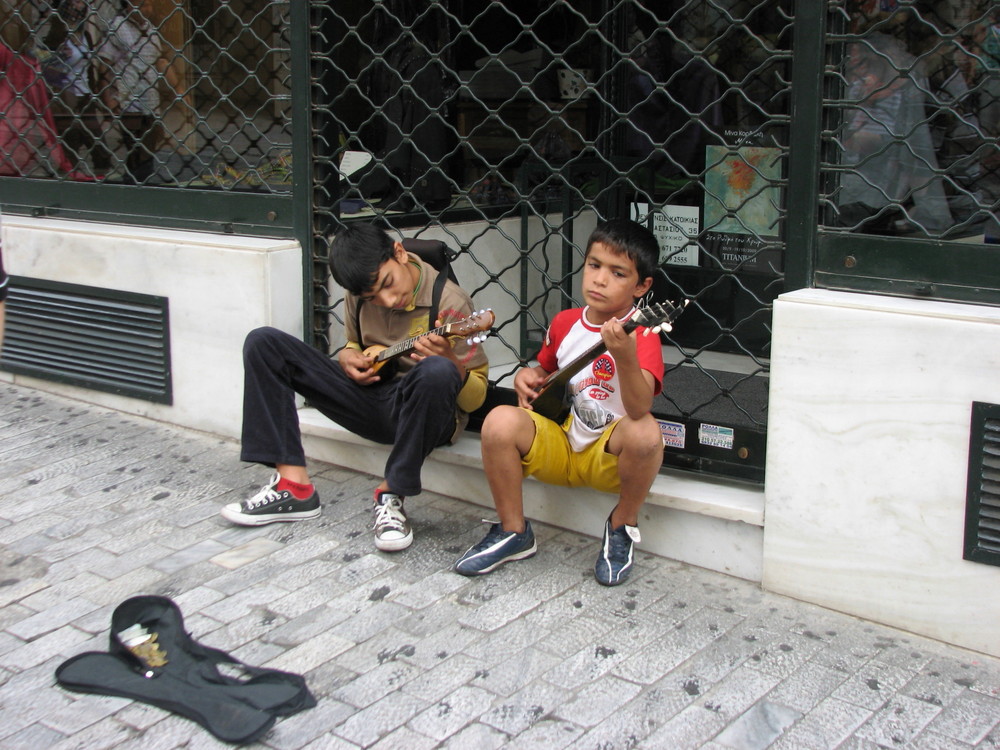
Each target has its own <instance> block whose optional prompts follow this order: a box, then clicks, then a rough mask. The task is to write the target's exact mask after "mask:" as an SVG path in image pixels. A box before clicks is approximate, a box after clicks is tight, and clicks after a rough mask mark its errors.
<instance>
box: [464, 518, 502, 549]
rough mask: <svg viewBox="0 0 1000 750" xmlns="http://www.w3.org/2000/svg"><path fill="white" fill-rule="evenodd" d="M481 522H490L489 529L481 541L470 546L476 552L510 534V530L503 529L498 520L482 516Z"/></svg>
mask: <svg viewBox="0 0 1000 750" xmlns="http://www.w3.org/2000/svg"><path fill="white" fill-rule="evenodd" d="M483 523H488V524H490V530H489V531H488V532H487V533H486V536H485V537H483V539H482V541H480V542H479V544H477V545H476V546H474V547H473V548H472V549H473V550H475V551H476V552H482V551H483V550H484V549H488V548H489V547H492V546H493V545H494V544H496V543H497V542H498V541H500V540H501V539H503V538H504V537H507V536H510V533H511V532H509V531H504V530H503V526H501V525H500V521H490V520H489V519H487V518H484V519H483Z"/></svg>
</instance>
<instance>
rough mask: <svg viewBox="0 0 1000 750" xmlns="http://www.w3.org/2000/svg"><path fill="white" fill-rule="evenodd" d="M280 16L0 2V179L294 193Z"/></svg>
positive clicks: (115, 2) (270, 8)
mask: <svg viewBox="0 0 1000 750" xmlns="http://www.w3.org/2000/svg"><path fill="white" fill-rule="evenodd" d="M287 12H288V2H287V0H286V1H285V2H270V3H267V2H265V3H261V2H251V0H238V1H232V2H226V1H224V0H90V1H89V2H88V1H87V0H50V1H48V2H46V1H45V0H33V1H32V2H25V1H24V0H21V1H20V2H18V1H17V0H0V20H2V21H3V44H4V48H3V49H2V50H0V52H2V53H3V55H4V58H3V59H4V60H5V68H6V71H7V75H5V76H4V78H3V81H2V83H0V95H2V96H3V98H2V99H0V111H2V112H3V114H4V117H3V119H2V125H0V174H3V175H7V176H23V177H36V178H57V179H63V180H76V181H89V182H101V183H109V184H143V185H152V186H175V187H190V188H200V189H213V190H217V189H223V190H243V191H254V192H289V191H290V190H291V157H290V152H291V129H290V122H289V120H288V102H289V98H290V97H289V93H288V86H289V78H288V77H289V72H290V71H289V54H288V26H287ZM12 71H13V76H12V75H11V72H12Z"/></svg>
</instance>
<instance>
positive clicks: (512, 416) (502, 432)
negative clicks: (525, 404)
mask: <svg viewBox="0 0 1000 750" xmlns="http://www.w3.org/2000/svg"><path fill="white" fill-rule="evenodd" d="M525 419H528V420H530V419H531V418H530V417H527V416H526V415H525V414H524V410H523V409H520V408H519V407H517V406H509V405H506V404H503V405H501V406H497V407H495V408H494V409H492V410H491V411H490V413H489V414H487V415H486V419H484V420H483V427H482V429H481V430H480V436H481V438H482V439H483V440H484V441H485V440H504V439H509V438H513V437H514V436H515V435H517V434H518V432H519V431H520V430H522V429H523V428H524V420H525Z"/></svg>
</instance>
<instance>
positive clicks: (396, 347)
mask: <svg viewBox="0 0 1000 750" xmlns="http://www.w3.org/2000/svg"><path fill="white" fill-rule="evenodd" d="M494 321H496V315H494V314H493V311H492V310H480V311H479V312H475V313H472V315H470V316H469V317H467V318H463V319H462V320H456V321H455V322H453V323H445V324H444V325H443V326H439V327H437V328H433V329H431V330H430V331H426V332H425V333H421V334H419V335H417V336H411V337H410V338H408V339H404V340H402V341H399V342H397V343H395V344H393V345H392V346H381V345H379V344H372V345H371V346H369V347H368V348H367V349H365V351H364V354H365V356H366V357H368V358H369V359H371V360H372V369H373V370H374V371H375V372H378V371H379V370H381V369H382V368H383V367H385V365H387V364H388V363H389V362H390V361H391V360H393V359H396V358H397V357H402V356H403V355H404V354H409V353H411V352H412V351H413V350H414V348H415V345H416V343H417V340H418V339H422V338H423V337H424V336H430V335H431V334H437V335H438V336H444V337H445V338H453V339H458V338H464V339H468V341H469V343H470V344H473V343H480V342H482V341H485V340H486V336H485V335H484V336H479V335H478V334H480V333H486V332H488V331H489V330H490V329H491V328H492V327H493V323H494Z"/></svg>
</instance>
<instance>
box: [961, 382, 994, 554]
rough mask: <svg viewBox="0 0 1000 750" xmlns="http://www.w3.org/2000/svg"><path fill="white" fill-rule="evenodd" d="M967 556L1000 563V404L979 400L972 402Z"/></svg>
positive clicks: (967, 505)
mask: <svg viewBox="0 0 1000 750" xmlns="http://www.w3.org/2000/svg"><path fill="white" fill-rule="evenodd" d="M964 557H965V559H966V560H973V561H974V562H981V563H986V564H987V565H1000V405H997V404H985V403H980V402H978V401H977V402H974V403H973V404H972V431H971V439H970V444H969V483H968V490H967V492H966V506H965V555H964Z"/></svg>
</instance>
